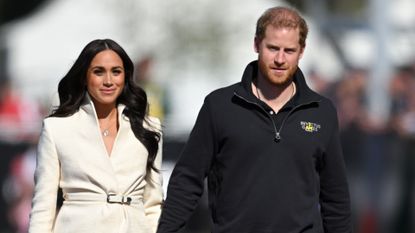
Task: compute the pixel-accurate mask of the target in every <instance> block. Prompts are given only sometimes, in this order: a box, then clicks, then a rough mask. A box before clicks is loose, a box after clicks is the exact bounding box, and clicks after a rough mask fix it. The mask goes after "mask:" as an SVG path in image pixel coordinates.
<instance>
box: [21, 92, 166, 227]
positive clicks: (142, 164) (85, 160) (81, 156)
mask: <svg viewBox="0 0 415 233" xmlns="http://www.w3.org/2000/svg"><path fill="white" fill-rule="evenodd" d="M124 108H125V106H123V105H119V106H118V113H119V115H118V119H119V123H120V126H119V130H118V134H117V136H116V139H115V142H114V146H113V149H112V152H111V155H109V154H108V153H107V150H106V149H105V145H104V141H103V139H102V136H101V132H100V129H99V125H98V119H97V116H96V112H95V109H94V105H93V104H92V101H91V100H90V98H89V97H88V96H87V97H86V98H85V100H84V103H83V105H82V106H81V108H80V110H79V111H78V112H77V113H75V114H73V115H72V116H69V117H63V118H59V117H49V118H46V119H45V120H44V121H43V128H42V132H41V136H40V140H39V144H38V154H37V165H36V171H35V190H34V196H33V202H32V210H31V214H30V226H29V233H52V232H53V233H129V232H134V233H152V232H155V231H156V228H157V223H158V219H159V216H160V212H161V204H162V201H163V191H162V177H161V175H160V174H158V173H156V172H154V171H153V172H152V174H151V179H152V180H153V182H149V183H147V182H146V180H145V179H144V176H145V175H146V163H147V156H148V153H147V150H146V148H145V147H144V145H143V144H142V143H141V142H140V141H139V140H138V139H137V138H136V137H135V136H134V133H133V132H132V130H131V127H130V123H129V121H128V118H127V117H125V116H123V115H122V112H123V110H124ZM150 123H151V125H145V127H151V128H155V129H156V130H159V131H160V128H161V127H160V122H159V120H158V119H156V118H150ZM161 161H162V141H161V140H160V144H159V151H158V154H157V157H156V160H155V165H156V167H157V168H159V169H160V168H161ZM58 187H61V188H62V191H63V197H64V203H63V206H62V207H61V208H60V210H59V211H56V200H57V191H58ZM109 194H110V196H109V197H108V195H109ZM108 198H109V199H108ZM107 199H108V200H107Z"/></svg>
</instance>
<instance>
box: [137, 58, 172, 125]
mask: <svg viewBox="0 0 415 233" xmlns="http://www.w3.org/2000/svg"><path fill="white" fill-rule="evenodd" d="M153 65H154V58H153V56H151V55H146V56H144V57H143V58H141V59H140V60H139V61H138V62H137V64H136V69H135V70H136V74H135V80H136V82H137V84H138V85H140V86H141V87H142V88H143V89H144V90H145V91H146V93H147V97H148V103H149V115H150V116H154V117H157V118H159V119H160V120H161V121H162V122H163V121H164V118H165V116H166V115H167V114H168V112H169V103H168V98H167V93H166V90H165V88H163V87H162V86H161V85H160V84H158V83H156V81H155V80H154V77H153V74H152V71H153Z"/></svg>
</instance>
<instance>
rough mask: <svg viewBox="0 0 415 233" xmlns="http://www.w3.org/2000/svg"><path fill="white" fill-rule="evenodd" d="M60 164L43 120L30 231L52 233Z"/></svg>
mask: <svg viewBox="0 0 415 233" xmlns="http://www.w3.org/2000/svg"><path fill="white" fill-rule="evenodd" d="M59 179H60V165H59V160H58V155H57V151H56V147H55V143H54V141H53V138H52V135H51V133H50V131H49V130H48V128H47V124H46V123H45V121H44V122H43V127H42V132H41V135H40V138H39V143H38V148H37V160H36V169H35V188H34V194H33V200H32V210H31V213H30V223H29V233H51V232H52V231H53V224H54V221H55V215H56V204H57V193H58V186H59Z"/></svg>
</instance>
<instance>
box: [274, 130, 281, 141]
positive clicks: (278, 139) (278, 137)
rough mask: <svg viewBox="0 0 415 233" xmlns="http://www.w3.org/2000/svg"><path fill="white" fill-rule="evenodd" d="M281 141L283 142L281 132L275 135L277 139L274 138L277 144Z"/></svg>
mask: <svg viewBox="0 0 415 233" xmlns="http://www.w3.org/2000/svg"><path fill="white" fill-rule="evenodd" d="M280 140H281V136H280V132H276V133H275V138H274V141H275V142H279V141H280Z"/></svg>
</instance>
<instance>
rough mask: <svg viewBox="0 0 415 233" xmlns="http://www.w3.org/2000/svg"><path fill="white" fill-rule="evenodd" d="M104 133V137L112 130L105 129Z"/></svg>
mask: <svg viewBox="0 0 415 233" xmlns="http://www.w3.org/2000/svg"><path fill="white" fill-rule="evenodd" d="M102 135H103V136H104V137H106V136H108V135H110V132H109V131H108V129H104V131H102Z"/></svg>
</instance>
